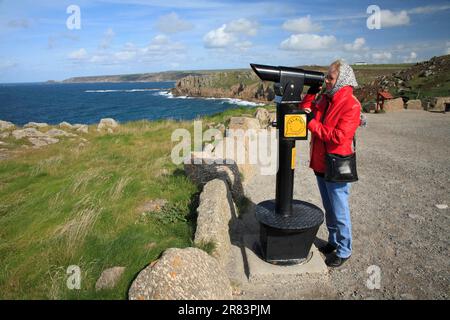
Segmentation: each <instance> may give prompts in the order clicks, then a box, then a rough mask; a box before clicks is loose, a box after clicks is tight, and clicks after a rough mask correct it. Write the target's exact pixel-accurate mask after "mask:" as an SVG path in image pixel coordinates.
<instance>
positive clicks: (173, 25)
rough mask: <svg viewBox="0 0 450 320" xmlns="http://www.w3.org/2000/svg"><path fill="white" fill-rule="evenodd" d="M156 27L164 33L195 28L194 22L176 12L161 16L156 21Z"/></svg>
mask: <svg viewBox="0 0 450 320" xmlns="http://www.w3.org/2000/svg"><path fill="white" fill-rule="evenodd" d="M156 28H157V29H158V30H159V31H160V32H163V33H177V32H182V31H187V30H190V29H192V28H193V25H192V23H190V22H189V21H185V20H183V19H181V18H180V17H179V16H178V15H177V14H176V13H175V12H172V13H170V14H168V15H165V16H161V17H160V18H159V19H158V21H157V22H156Z"/></svg>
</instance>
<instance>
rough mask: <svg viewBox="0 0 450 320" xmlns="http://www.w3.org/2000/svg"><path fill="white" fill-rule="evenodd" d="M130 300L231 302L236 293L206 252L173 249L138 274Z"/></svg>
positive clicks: (192, 249)
mask: <svg viewBox="0 0 450 320" xmlns="http://www.w3.org/2000/svg"><path fill="white" fill-rule="evenodd" d="M128 298H129V299H130V300H231V299H232V289H231V285H230V281H229V279H228V277H227V275H226V274H225V273H224V272H223V270H222V268H221V267H220V265H219V263H218V262H217V261H216V259H214V258H213V257H211V256H210V255H208V254H207V253H206V252H204V251H203V250H200V249H197V248H185V249H176V248H171V249H167V250H166V251H164V253H163V254H162V256H161V258H160V259H159V260H157V261H155V262H153V263H151V264H150V265H149V266H147V267H146V268H145V269H144V270H142V271H141V272H140V273H139V274H138V276H137V277H136V279H135V280H134V281H133V283H132V284H131V287H130V290H129V291H128Z"/></svg>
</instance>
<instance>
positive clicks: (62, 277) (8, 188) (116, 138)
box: [0, 106, 274, 299]
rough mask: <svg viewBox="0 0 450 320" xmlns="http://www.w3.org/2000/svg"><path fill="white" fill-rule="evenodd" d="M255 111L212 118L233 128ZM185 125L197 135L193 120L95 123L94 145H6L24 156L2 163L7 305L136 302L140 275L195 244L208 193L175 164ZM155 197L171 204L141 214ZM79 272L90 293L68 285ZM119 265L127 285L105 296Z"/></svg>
mask: <svg viewBox="0 0 450 320" xmlns="http://www.w3.org/2000/svg"><path fill="white" fill-rule="evenodd" d="M268 108H269V109H270V110H272V111H273V110H274V107H273V106H268ZM255 110H256V107H255V108H244V107H242V108H235V109H228V110H226V111H225V112H222V113H218V114H214V115H212V116H208V117H205V118H203V119H202V120H203V124H204V125H205V126H206V124H207V123H212V122H213V123H216V124H219V123H225V122H228V121H229V119H230V118H231V117H232V116H240V115H242V114H254V112H255ZM177 128H185V129H187V130H189V131H190V132H191V134H192V132H193V123H192V122H191V121H185V122H180V121H172V120H159V121H153V122H149V121H136V122H129V123H125V124H121V125H120V126H119V129H118V130H117V131H116V132H114V133H113V134H101V133H98V132H96V130H95V126H90V127H89V132H90V133H89V134H85V135H83V136H82V137H83V138H85V139H87V140H88V142H87V143H85V146H84V147H83V146H80V141H81V140H80V137H77V138H63V139H61V141H60V142H59V143H57V144H53V145H49V146H46V147H44V148H40V149H33V148H29V147H28V148H24V147H23V145H27V146H30V143H28V142H27V141H26V140H16V139H14V138H13V137H11V136H10V137H9V138H6V139H2V141H5V142H8V143H9V144H8V145H7V146H6V147H5V148H8V149H11V150H13V151H16V152H17V153H16V154H15V155H14V156H12V157H11V158H9V159H7V160H2V161H0V262H1V264H0V299H126V298H127V292H128V289H129V286H130V284H131V282H132V281H133V279H134V278H135V277H136V275H137V274H138V272H139V271H140V270H142V269H143V268H144V267H145V266H147V265H148V264H149V263H150V262H152V261H154V260H155V259H157V258H158V257H159V256H160V254H161V253H162V252H163V251H164V250H165V249H167V248H170V247H181V248H182V247H188V246H192V239H193V234H194V232H195V221H196V208H197V205H198V203H197V201H198V194H199V189H198V187H197V186H195V185H194V184H193V183H192V182H191V181H190V180H189V179H188V178H187V177H186V176H185V174H184V171H183V168H182V165H175V164H173V163H172V161H171V159H170V153H171V150H172V147H173V146H174V145H175V144H176V143H177V142H174V143H172V142H171V134H172V132H173V130H175V129H177ZM152 199H166V200H167V201H168V203H167V204H166V205H165V206H164V207H163V208H162V210H161V212H157V213H151V212H150V213H149V212H146V213H143V212H140V210H139V209H138V208H139V207H140V206H141V205H142V204H143V203H144V202H146V201H148V200H152ZM202 249H203V250H205V251H207V252H210V251H212V250H214V245H213V244H209V243H208V244H204V245H203V246H202ZM71 265H77V266H79V267H80V268H81V273H82V277H81V289H80V290H69V289H68V288H67V286H66V281H67V278H68V274H66V271H67V268H68V267H69V266H71ZM114 266H123V267H126V269H125V272H124V274H123V275H122V277H121V280H120V282H119V284H118V285H117V286H116V288H114V289H113V290H104V291H99V292H97V291H96V290H95V283H96V281H97V279H98V277H99V276H100V274H101V272H102V271H103V270H105V269H106V268H110V267H114Z"/></svg>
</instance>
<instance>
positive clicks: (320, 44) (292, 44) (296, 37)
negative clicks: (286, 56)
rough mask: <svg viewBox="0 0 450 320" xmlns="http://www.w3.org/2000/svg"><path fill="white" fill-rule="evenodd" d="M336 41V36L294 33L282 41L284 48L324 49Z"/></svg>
mask: <svg viewBox="0 0 450 320" xmlns="http://www.w3.org/2000/svg"><path fill="white" fill-rule="evenodd" d="M335 43H336V38H335V37H334V36H319V35H317V34H293V35H291V36H290V37H289V38H288V39H286V40H284V41H283V42H281V45H280V48H281V49H283V50H292V51H302V50H322V49H327V48H330V47H331V46H332V45H334V44H335Z"/></svg>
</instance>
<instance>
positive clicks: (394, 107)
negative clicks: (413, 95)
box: [383, 98, 404, 111]
mask: <svg viewBox="0 0 450 320" xmlns="http://www.w3.org/2000/svg"><path fill="white" fill-rule="evenodd" d="M403 109H404V106H403V99H402V98H396V99H391V100H387V101H386V102H385V103H384V106H383V110H385V111H401V110H403Z"/></svg>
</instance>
